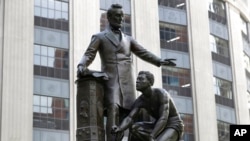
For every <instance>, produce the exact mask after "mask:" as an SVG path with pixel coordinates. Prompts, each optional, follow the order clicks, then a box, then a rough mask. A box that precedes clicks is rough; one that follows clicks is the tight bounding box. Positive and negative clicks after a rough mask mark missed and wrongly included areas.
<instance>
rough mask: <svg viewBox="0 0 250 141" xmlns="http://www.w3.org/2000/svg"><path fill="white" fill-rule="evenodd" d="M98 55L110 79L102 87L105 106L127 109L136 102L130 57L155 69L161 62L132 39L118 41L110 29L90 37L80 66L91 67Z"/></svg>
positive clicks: (129, 37) (124, 38) (125, 36)
mask: <svg viewBox="0 0 250 141" xmlns="http://www.w3.org/2000/svg"><path fill="white" fill-rule="evenodd" d="M97 51H98V52H99V54H100V58H101V70H102V71H103V72H105V73H106V74H107V75H108V77H109V80H108V81H106V82H105V84H104V103H105V105H106V106H109V104H118V105H119V106H121V107H123V108H125V109H130V108H131V106H132V104H133V103H134V101H135V99H136V91H135V79H134V70H133V60H132V53H134V54H135V55H136V56H138V57H140V58H141V59H143V60H145V61H147V62H149V63H152V64H154V65H156V66H160V60H161V59H160V58H159V57H157V56H155V55H154V54H152V53H150V52H149V51H147V50H146V49H144V48H143V47H142V46H141V45H139V44H138V43H137V42H136V41H135V40H134V39H133V38H132V37H131V36H127V35H125V34H123V33H121V40H120V41H119V40H118V39H117V38H116V37H115V34H114V33H113V32H112V31H111V30H110V29H109V28H108V29H106V30H105V31H103V32H100V33H98V34H96V35H93V36H92V39H91V42H90V45H89V47H88V48H87V50H86V52H85V53H84V55H83V57H82V59H81V61H80V63H79V64H82V65H86V66H88V65H89V64H91V62H92V61H93V60H94V58H95V56H96V53H97Z"/></svg>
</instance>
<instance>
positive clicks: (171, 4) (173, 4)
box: [158, 0, 186, 10]
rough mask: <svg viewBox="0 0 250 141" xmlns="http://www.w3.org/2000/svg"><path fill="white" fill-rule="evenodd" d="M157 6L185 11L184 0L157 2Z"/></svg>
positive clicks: (159, 0) (160, 0) (162, 0)
mask: <svg viewBox="0 0 250 141" xmlns="http://www.w3.org/2000/svg"><path fill="white" fill-rule="evenodd" d="M158 4H159V5H162V6H166V7H172V8H176V9H181V10H186V0H158Z"/></svg>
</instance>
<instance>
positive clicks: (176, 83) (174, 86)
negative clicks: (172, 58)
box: [162, 67, 191, 97]
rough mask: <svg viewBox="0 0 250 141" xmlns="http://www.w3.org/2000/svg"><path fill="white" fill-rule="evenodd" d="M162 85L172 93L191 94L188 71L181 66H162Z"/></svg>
mask: <svg viewBox="0 0 250 141" xmlns="http://www.w3.org/2000/svg"><path fill="white" fill-rule="evenodd" d="M162 80H163V87H164V88H165V89H166V90H168V92H169V93H171V94H173V95H182V96H189V97H190V96H191V87H190V86H191V80H190V71H189V70H188V69H181V68H171V67H163V68H162Z"/></svg>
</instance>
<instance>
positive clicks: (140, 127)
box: [112, 71, 184, 141]
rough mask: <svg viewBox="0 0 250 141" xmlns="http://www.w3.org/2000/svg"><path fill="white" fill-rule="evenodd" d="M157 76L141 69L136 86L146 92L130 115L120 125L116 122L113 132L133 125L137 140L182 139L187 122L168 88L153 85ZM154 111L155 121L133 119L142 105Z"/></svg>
mask: <svg viewBox="0 0 250 141" xmlns="http://www.w3.org/2000/svg"><path fill="white" fill-rule="evenodd" d="M153 83H154V76H153V74H151V73H150V72H148V71H141V72H139V75H138V77H137V80H136V89H137V90H138V91H140V92H142V95H140V96H139V97H138V98H137V99H136V101H135V103H134V105H133V108H132V111H131V112H130V113H129V115H128V116H127V117H126V118H125V119H124V120H123V121H122V123H121V124H120V126H113V127H112V133H113V134H117V133H119V132H122V131H124V130H125V129H127V128H129V127H130V128H131V129H130V131H131V133H132V135H134V136H136V137H137V138H138V140H137V141H139V140H140V141H178V140H179V139H180V138H181V136H182V134H183V127H184V125H183V122H182V120H181V118H180V115H179V113H178V111H177V109H176V107H175V105H174V102H173V100H172V98H171V97H170V95H169V94H168V92H167V91H166V90H164V89H160V88H152V87H151V86H152V85H153ZM142 108H143V109H145V110H146V111H147V113H148V114H149V115H151V116H152V117H153V118H154V119H155V121H154V122H143V121H142V122H136V123H134V122H133V120H134V119H135V117H136V116H137V115H138V114H139V112H140V110H141V109H142Z"/></svg>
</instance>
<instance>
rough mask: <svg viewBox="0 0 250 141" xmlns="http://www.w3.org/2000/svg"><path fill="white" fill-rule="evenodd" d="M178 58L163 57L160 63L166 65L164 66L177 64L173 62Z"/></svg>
mask: <svg viewBox="0 0 250 141" xmlns="http://www.w3.org/2000/svg"><path fill="white" fill-rule="evenodd" d="M175 60H176V59H172V58H171V59H162V60H161V61H160V64H161V65H164V66H176V64H175V63H174V62H173V61H175Z"/></svg>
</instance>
